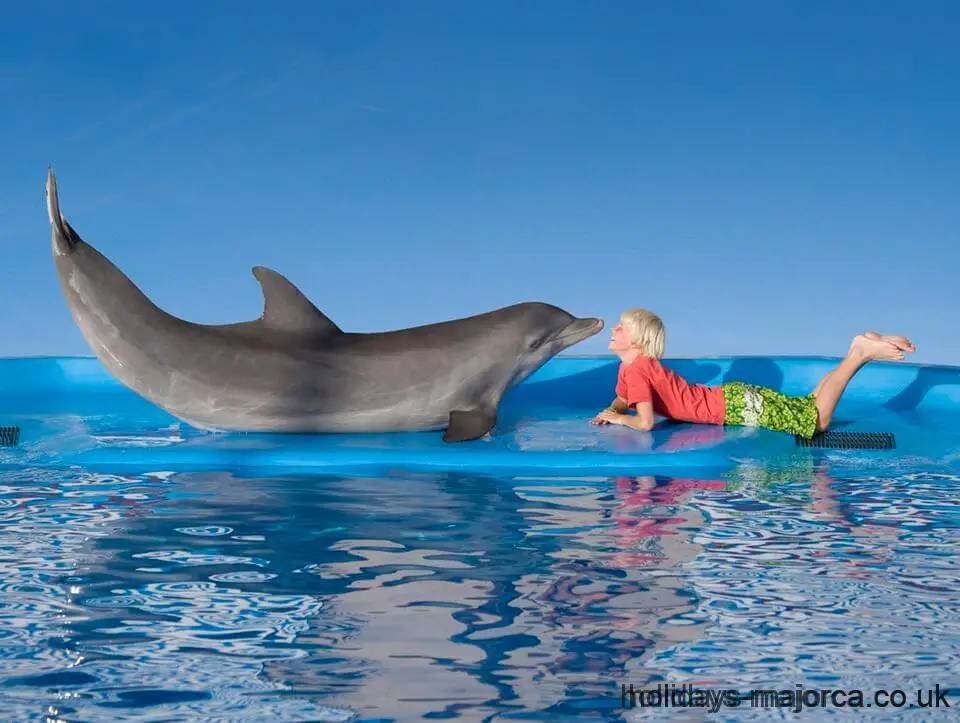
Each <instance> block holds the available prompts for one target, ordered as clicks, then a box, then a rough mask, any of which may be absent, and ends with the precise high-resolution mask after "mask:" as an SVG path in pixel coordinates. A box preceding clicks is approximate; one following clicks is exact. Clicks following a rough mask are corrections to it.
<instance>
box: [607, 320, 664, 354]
mask: <svg viewBox="0 0 960 723" xmlns="http://www.w3.org/2000/svg"><path fill="white" fill-rule="evenodd" d="M609 346H610V350H611V351H613V352H616V353H623V352H626V351H630V350H631V349H637V350H638V351H639V352H640V353H641V354H643V355H644V356H648V357H653V358H654V359H660V358H661V357H662V356H663V353H664V348H665V346H666V331H665V330H664V328H663V321H661V319H660V317H659V316H657V315H656V314H654V313H653V312H652V311H647V310H646V309H628V310H627V311H625V312H623V313H622V314H621V315H620V323H618V324H617V325H616V326H615V327H613V330H612V333H611V339H610V345H609Z"/></svg>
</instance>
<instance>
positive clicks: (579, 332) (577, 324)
mask: <svg viewBox="0 0 960 723" xmlns="http://www.w3.org/2000/svg"><path fill="white" fill-rule="evenodd" d="M602 329H603V319H597V318H594V317H592V316H590V317H585V318H583V319H576V320H574V321H572V322H570V323H569V324H567V326H566V327H564V328H563V329H561V330H560V331H559V332H557V335H556V336H555V337H554V340H555V341H560V342H563V345H564V346H565V347H571V346H573V345H574V344H578V343H580V342H581V341H583V340H584V339H587V338H589V337H591V336H593V335H594V334H598V333H599V332H600V331H601V330H602Z"/></svg>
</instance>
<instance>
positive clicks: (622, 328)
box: [607, 319, 633, 352]
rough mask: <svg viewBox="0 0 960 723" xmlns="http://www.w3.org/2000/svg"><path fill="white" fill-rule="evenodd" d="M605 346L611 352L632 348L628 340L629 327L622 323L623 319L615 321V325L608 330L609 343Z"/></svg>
mask: <svg viewBox="0 0 960 723" xmlns="http://www.w3.org/2000/svg"><path fill="white" fill-rule="evenodd" d="M607 348H608V349H610V351H612V352H622V351H629V350H630V349H631V348H633V344H632V343H631V342H630V328H629V327H628V326H627V325H626V324H624V323H623V319H621V320H620V321H618V322H617V325H616V326H615V327H613V329H611V330H610V343H609V344H608V345H607Z"/></svg>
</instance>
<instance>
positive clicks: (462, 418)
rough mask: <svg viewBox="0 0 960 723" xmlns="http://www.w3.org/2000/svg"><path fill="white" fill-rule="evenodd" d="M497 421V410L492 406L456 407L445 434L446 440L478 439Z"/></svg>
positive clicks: (464, 440) (444, 438)
mask: <svg viewBox="0 0 960 723" xmlns="http://www.w3.org/2000/svg"><path fill="white" fill-rule="evenodd" d="M496 423H497V410H496V409H494V408H492V407H481V408H479V409H471V410H469V411H462V410H459V409H455V410H454V411H452V412H450V421H449V423H448V424H447V431H446V432H444V434H443V441H444V442H466V441H467V440H470V439H478V438H480V437H482V436H483V435H485V434H486V433H487V432H489V431H490V430H491V429H493V427H494V426H495V425H496Z"/></svg>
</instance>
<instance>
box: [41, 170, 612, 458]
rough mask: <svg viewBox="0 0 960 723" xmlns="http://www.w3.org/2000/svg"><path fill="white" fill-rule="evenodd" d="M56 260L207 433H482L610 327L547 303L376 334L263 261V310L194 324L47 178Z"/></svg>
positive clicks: (66, 281)
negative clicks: (329, 313)
mask: <svg viewBox="0 0 960 723" xmlns="http://www.w3.org/2000/svg"><path fill="white" fill-rule="evenodd" d="M47 210H48V212H49V215H50V224H51V226H52V232H53V234H52V235H53V257H54V261H55V264H56V268H57V275H58V276H59V278H60V284H61V287H62V288H63V293H64V296H65V297H66V301H67V305H68V306H69V308H70V312H71V313H72V314H73V318H74V320H75V322H76V323H77V325H78V327H79V328H80V331H81V332H82V333H83V336H84V338H85V339H86V340H87V343H89V344H90V347H91V348H92V350H93V352H94V354H95V355H96V357H97V358H98V359H99V360H100V361H101V363H103V364H104V366H105V367H106V368H107V370H108V371H109V372H110V373H111V374H112V375H113V376H114V377H116V379H117V380H118V381H120V382H121V383H122V384H124V385H126V386H127V387H129V388H130V389H132V390H133V391H134V392H136V393H137V394H139V395H140V396H142V397H144V398H146V399H148V400H149V401H151V402H153V403H154V404H156V405H157V406H159V407H161V408H162V409H164V410H165V411H167V412H168V413H170V414H172V415H173V416H175V417H177V418H178V419H180V420H182V421H184V422H187V423H188V424H191V425H193V426H195V427H197V428H200V429H207V430H217V431H226V432H229V431H238V432H244V431H246V432H284V433H324V432H409V431H429V430H439V429H444V428H445V430H446V431H445V433H444V435H443V439H444V441H447V442H457V441H464V440H470V439H476V438H478V437H482V436H484V435H485V434H487V433H488V432H490V431H491V430H492V429H493V428H494V426H495V424H496V420H497V411H498V407H499V404H500V400H501V398H502V396H503V394H504V393H505V392H506V391H507V390H508V389H509V388H510V387H511V386H512V385H514V384H517V383H519V382H520V381H522V380H523V379H525V378H527V377H528V376H529V375H530V374H532V373H533V372H534V371H536V370H537V369H538V368H539V367H541V366H542V365H543V364H544V363H546V362H547V361H548V360H549V359H550V358H552V357H553V356H555V355H556V354H558V353H559V352H561V351H563V350H564V349H567V348H569V347H571V346H573V345H574V344H577V343H578V342H580V341H582V340H584V339H586V338H588V337H590V336H593V335H594V334H596V333H597V332H599V331H600V330H601V329H602V328H603V322H602V321H601V320H600V319H595V318H576V317H574V316H572V315H571V314H569V313H567V312H566V311H564V310H563V309H560V308H557V307H555V306H551V305H550V304H544V303H534V302H531V303H522V304H515V305H513V306H508V307H504V308H501V309H497V310H495V311H490V312H487V313H484V314H478V315H476V316H470V317H466V318H462V319H455V320H451V321H443V322H439V323H434V324H428V325H425V326H418V327H411V328H407V329H399V330H394V331H384V332H378V333H350V332H344V331H343V330H341V329H340V328H339V327H338V326H337V325H336V324H335V323H334V322H333V321H331V320H330V319H328V318H327V317H326V316H325V315H324V314H323V313H322V312H321V311H320V310H319V309H317V307H316V306H314V305H313V304H312V303H311V302H310V300H309V299H307V298H306V296H304V295H303V294H302V293H301V292H300V291H299V290H298V289H297V287H296V286H294V285H293V284H292V283H291V282H290V281H288V280H287V279H286V278H285V277H284V276H282V275H281V274H279V273H277V272H275V271H271V270H270V269H267V268H265V267H263V266H257V267H254V269H253V275H254V277H255V278H256V279H257V281H258V282H259V283H260V286H261V289H262V292H263V300H264V308H263V313H262V315H261V316H260V318H258V319H255V320H252V321H244V322H239V323H234V324H223V325H204V324H195V323H192V322H189V321H185V320H183V319H180V318H178V317H176V316H173V315H171V314H169V313H167V312H165V311H164V310H162V309H160V308H159V307H158V306H157V305H156V304H154V303H153V302H152V301H151V300H150V299H149V298H147V296H146V295H144V294H143V292H141V291H140V289H138V288H137V287H136V285H134V283H133V282H132V281H131V280H130V279H129V278H128V277H127V276H126V275H125V274H124V273H123V272H122V271H120V270H119V269H118V268H117V267H116V266H114V265H113V263H111V262H110V261H109V260H108V259H107V258H106V257H104V256H103V255H102V254H101V253H100V252H99V251H97V250H96V249H95V248H93V247H92V246H90V245H89V244H87V243H85V242H84V241H83V240H81V238H80V236H79V235H78V234H77V232H76V231H74V229H73V228H72V227H71V226H70V224H69V223H67V221H66V219H65V218H64V217H63V215H62V214H61V213H60V202H59V198H58V194H57V183H56V178H55V177H54V174H53V169H50V170H49V172H48V176H47Z"/></svg>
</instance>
